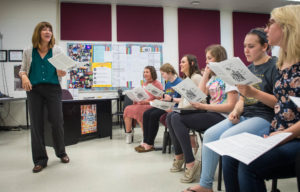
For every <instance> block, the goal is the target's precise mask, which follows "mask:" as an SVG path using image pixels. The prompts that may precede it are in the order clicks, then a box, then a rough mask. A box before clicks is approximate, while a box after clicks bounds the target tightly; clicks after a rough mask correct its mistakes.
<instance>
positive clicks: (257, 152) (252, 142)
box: [205, 133, 291, 165]
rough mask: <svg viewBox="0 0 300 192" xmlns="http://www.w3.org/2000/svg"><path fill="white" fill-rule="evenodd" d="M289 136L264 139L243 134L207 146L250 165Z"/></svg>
mask: <svg viewBox="0 0 300 192" xmlns="http://www.w3.org/2000/svg"><path fill="white" fill-rule="evenodd" d="M289 135H291V133H278V134H276V135H273V136H270V137H267V138H262V137H259V136H256V135H253V134H250V133H241V134H238V135H234V136H231V137H227V138H224V139H220V140H218V141H213V142H210V143H206V144H205V145H206V146H207V147H209V148H210V149H211V150H213V151H215V152H216V153H218V154H220V155H221V156H223V155H228V156H230V157H233V158H235V159H237V160H239V161H241V162H243V163H245V164H247V165H248V164H250V163H251V162H252V161H254V160H255V159H256V158H258V157H260V156H261V155H262V154H264V153H266V152H267V151H269V150H270V149H272V148H273V147H275V146H276V145H277V144H279V143H280V142H281V141H283V140H284V139H285V138H287V137H288V136H289Z"/></svg>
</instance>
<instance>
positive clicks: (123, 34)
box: [117, 5, 164, 42]
mask: <svg viewBox="0 0 300 192" xmlns="http://www.w3.org/2000/svg"><path fill="white" fill-rule="evenodd" d="M163 25H164V22H163V8H162V7H140V6H121V5H118V6H117V40H118V41H127V42H128V41H129V42H163V41H164V26H163Z"/></svg>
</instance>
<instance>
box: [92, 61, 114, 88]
mask: <svg viewBox="0 0 300 192" xmlns="http://www.w3.org/2000/svg"><path fill="white" fill-rule="evenodd" d="M92 71H93V87H112V81H111V79H112V77H111V63H93V64H92Z"/></svg>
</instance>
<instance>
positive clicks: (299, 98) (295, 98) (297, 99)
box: [289, 96, 300, 108]
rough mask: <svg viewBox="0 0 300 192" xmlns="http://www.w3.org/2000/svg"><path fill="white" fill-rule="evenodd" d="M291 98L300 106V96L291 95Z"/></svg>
mask: <svg viewBox="0 0 300 192" xmlns="http://www.w3.org/2000/svg"><path fill="white" fill-rule="evenodd" d="M289 98H290V99H291V100H292V101H293V103H295V105H296V106H297V107H298V108H300V97H294V96H289Z"/></svg>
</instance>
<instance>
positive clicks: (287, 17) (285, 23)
mask: <svg viewBox="0 0 300 192" xmlns="http://www.w3.org/2000/svg"><path fill="white" fill-rule="evenodd" d="M271 18H272V19H274V20H275V22H277V23H278V24H279V25H280V26H281V29H282V32H283V38H282V45H283V46H285V50H284V49H282V48H281V49H280V52H279V58H278V62H277V67H278V68H279V69H280V68H281V67H282V65H283V62H291V63H292V62H299V61H300V5H286V6H283V7H278V8H275V9H273V11H272V12H271Z"/></svg>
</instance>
